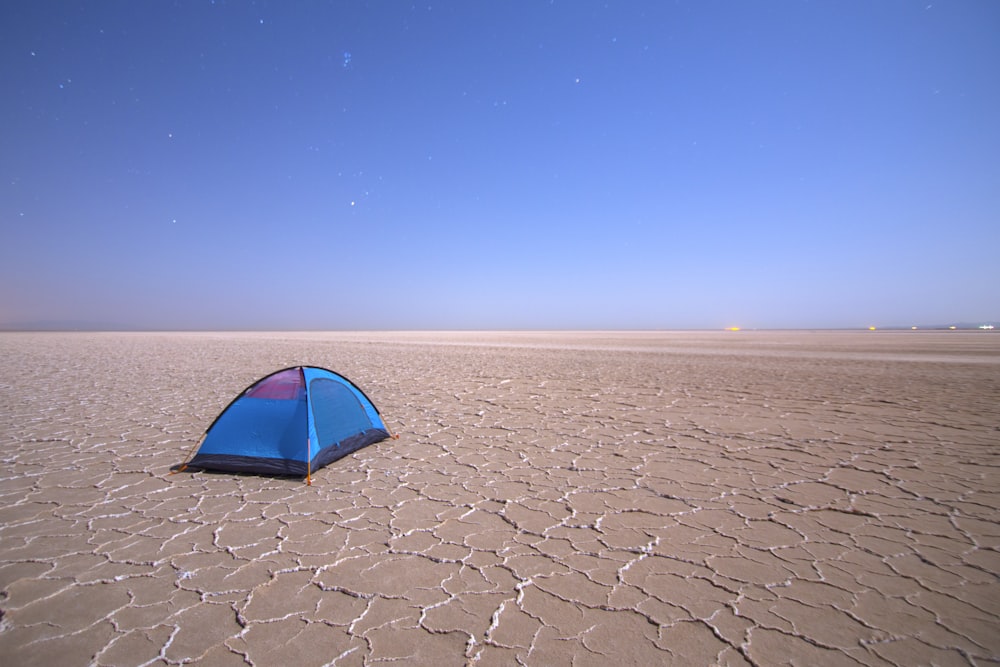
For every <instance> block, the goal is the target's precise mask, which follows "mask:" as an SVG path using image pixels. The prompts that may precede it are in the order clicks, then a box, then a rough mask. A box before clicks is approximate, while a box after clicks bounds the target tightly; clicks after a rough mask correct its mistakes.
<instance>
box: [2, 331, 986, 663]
mask: <svg viewBox="0 0 1000 667" xmlns="http://www.w3.org/2000/svg"><path fill="white" fill-rule="evenodd" d="M0 363H2V366H3V371H4V372H3V374H2V376H0V434H2V437H3V441H2V449H0V461H2V467H0V499H2V503H0V610H2V611H3V616H2V617H0V651H2V654H3V655H4V656H5V657H6V659H9V660H11V661H12V662H11V664H19V665H22V664H23V665H30V664H82V663H92V664H96V665H138V664H144V665H167V664H182V663H186V662H191V661H201V662H204V663H205V664H213V665H215V664H219V665H226V664H234V665H236V664H240V665H245V664H255V665H270V664H300V665H311V664H317V665H323V664H335V665H364V664H376V663H381V662H385V661H390V660H393V661H395V660H405V661H407V662H411V663H431V662H433V663H435V664H440V665H447V664H478V665H492V664H512V663H513V664H517V663H524V664H599V663H600V664H606V663H607V662H609V661H611V660H614V661H615V662H617V663H637V664H648V663H651V662H654V661H655V662H656V663H658V664H664V663H666V664H670V663H673V664H733V665H736V664H756V665H768V664H775V663H782V662H789V661H793V662H798V663H803V664H806V663H808V664H854V665H857V664H862V665H909V664H929V663H934V664H987V663H990V664H992V663H994V662H996V661H997V659H998V655H1000V643H998V639H997V633H996V627H997V618H998V614H1000V603H998V602H997V600H998V598H1000V595H998V593H1000V587H998V582H997V576H998V571H1000V567H998V564H1000V558H998V553H997V551H998V548H1000V522H998V520H997V516H998V515H997V509H998V506H1000V492H998V489H1000V484H998V482H1000V480H998V476H997V455H996V447H997V445H996V443H997V441H998V431H1000V407H998V406H1000V375H998V368H1000V337H995V336H993V335H990V334H983V335H977V334H972V335H965V334H916V335H914V334H886V335H882V334H879V335H877V336H875V337H873V336H871V335H868V334H860V333H859V334H847V333H840V334H790V333H768V334H755V333H749V332H748V335H746V336H743V335H739V336H736V337H733V336H728V337H724V336H720V335H714V334H651V333H642V334H615V333H608V332H601V333H585V334H541V333H531V334H448V335H442V334H403V333H399V334H363V335H362V334H258V335H253V334H183V335H179V334H2V335H0ZM297 363H313V364H317V365H321V366H328V367H331V368H334V369H337V370H339V371H342V372H344V373H345V374H346V375H347V376H348V377H351V378H353V379H355V380H356V381H358V382H359V383H360V384H361V386H363V387H364V388H365V389H366V391H368V392H369V394H370V395H372V397H373V398H374V399H375V401H376V403H377V404H378V405H379V406H380V408H381V409H382V410H383V412H384V413H385V415H386V417H387V419H389V420H390V421H391V422H392V424H393V427H394V428H395V429H396V430H397V431H399V432H400V434H401V438H400V439H399V440H397V441H388V442H384V443H379V444H377V445H375V446H373V447H369V448H366V449H363V450H361V451H360V452H358V453H356V454H354V455H352V456H350V457H348V458H346V459H344V460H342V461H340V462H338V463H336V464H335V465H333V466H331V467H328V468H325V469H323V470H322V471H321V473H320V474H319V476H318V477H317V479H316V480H314V486H312V487H307V486H305V485H304V484H302V483H301V482H299V481H298V480H293V479H273V478H265V477H253V476H233V475H213V474H204V473H201V474H195V475H187V474H183V475H175V476H168V475H167V474H166V472H167V470H168V468H169V466H170V465H171V464H173V463H176V462H177V461H178V460H180V459H181V458H183V456H184V454H185V453H186V451H187V450H188V449H189V448H190V447H191V445H192V443H193V442H194V441H196V440H197V438H198V436H199V435H200V434H201V432H202V431H203V430H204V427H205V425H206V424H207V423H209V422H210V421H211V419H212V418H213V417H214V416H215V414H216V413H217V412H218V410H220V409H221V408H222V407H224V406H225V404H226V403H228V401H229V400H230V399H231V398H232V396H233V395H234V394H235V393H236V392H238V391H239V390H240V389H242V388H243V387H245V386H246V385H247V384H249V383H250V382H251V381H253V380H254V379H256V378H257V377H259V376H260V375H263V374H264V373H266V372H269V371H271V370H273V369H274V368H280V367H284V366H289V365H294V364H297Z"/></svg>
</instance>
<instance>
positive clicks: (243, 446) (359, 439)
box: [174, 366, 396, 483]
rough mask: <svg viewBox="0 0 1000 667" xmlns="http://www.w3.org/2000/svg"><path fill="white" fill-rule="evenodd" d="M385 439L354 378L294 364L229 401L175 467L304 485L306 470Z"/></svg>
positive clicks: (371, 406) (379, 420)
mask: <svg viewBox="0 0 1000 667" xmlns="http://www.w3.org/2000/svg"><path fill="white" fill-rule="evenodd" d="M389 437H396V436H393V435H392V433H391V432H390V431H389V429H388V428H387V427H386V425H385V423H384V422H383V421H382V417H381V415H380V414H379V411H378V409H377V408H376V407H375V404H374V403H372V402H371V400H369V398H368V397H367V396H365V393H364V392H363V391H361V390H360V389H359V388H358V387H357V386H356V385H355V384H354V383H353V382H351V381H350V380H348V379H347V378H345V377H344V376H342V375H338V374H337V373H334V372H333V371H330V370H327V369H325V368H316V367H314V366H294V367H291V368H285V369H283V370H280V371H276V372H274V373H271V374H270V375H268V376H266V377H263V378H261V379H260V380H258V381H257V382H254V383H253V384H252V385H250V386H249V387H247V388H246V389H245V390H244V391H243V392H242V393H241V394H240V395H239V396H237V397H236V398H235V399H233V401H232V402H231V403H230V404H229V405H228V406H227V407H226V409H225V410H223V411H222V412H221V413H220V414H219V416H218V417H216V418H215V421H213V422H212V424H211V425H210V426H209V427H208V429H207V430H206V431H205V434H204V435H203V436H202V438H201V440H200V441H199V442H200V444H199V445H196V447H197V450H198V451H197V453H196V454H195V455H194V456H193V457H190V460H188V461H187V462H185V463H182V464H180V465H178V466H175V468H174V471H175V472H180V471H182V470H185V469H186V468H195V469H199V470H223V471H230V472H251V473H264V474H270V475H301V476H303V477H305V478H306V479H307V480H308V481H309V482H310V483H311V481H312V480H311V477H312V473H313V471H315V470H318V469H319V468H322V467H323V466H325V465H328V464H329V463H332V462H333V461H336V460H337V459H339V458H341V457H343V456H346V455H348V454H350V453H351V452H353V451H356V450H358V449H361V448H362V447H364V446H366V445H370V444H372V443H376V442H379V441H381V440H385V439H386V438H389ZM192 451H193V450H192ZM189 456H190V455H189Z"/></svg>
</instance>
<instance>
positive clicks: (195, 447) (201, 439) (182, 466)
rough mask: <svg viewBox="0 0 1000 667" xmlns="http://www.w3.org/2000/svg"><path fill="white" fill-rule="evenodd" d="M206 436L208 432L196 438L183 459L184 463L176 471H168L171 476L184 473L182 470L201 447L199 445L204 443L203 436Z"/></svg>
mask: <svg viewBox="0 0 1000 667" xmlns="http://www.w3.org/2000/svg"><path fill="white" fill-rule="evenodd" d="M207 435H208V431H205V432H204V433H202V434H201V437H200V438H198V441H197V442H196V443H194V447H192V448H191V449H190V450H189V451H188V453H187V456H185V457H184V462H183V463H181V464H180V465H179V466H177V470H171V471H170V474H171V475H173V474H174V473H178V472H184V469H185V468H187V465H188V462H189V461H190V460H191V457H193V456H194V453H195V451H197V449H198V448H199V447H201V443H202V442H204V440H205V436H207Z"/></svg>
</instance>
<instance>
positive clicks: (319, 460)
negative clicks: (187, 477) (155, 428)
mask: <svg viewBox="0 0 1000 667" xmlns="http://www.w3.org/2000/svg"><path fill="white" fill-rule="evenodd" d="M389 437H390V436H389V434H388V433H387V432H386V431H384V430H382V429H380V428H371V429H368V430H367V431H364V432H362V433H358V434H357V435H352V436H351V437H349V438H347V439H345V440H342V441H340V442H339V443H335V444H333V445H330V446H329V447H324V448H323V449H321V450H319V453H317V454H316V456H314V457H313V460H312V462H311V463H310V465H309V466H307V465H306V464H305V462H304V461H293V460H291V459H271V458H261V457H258V456H236V455H233V454H196V455H195V457H194V458H193V459H191V460H190V461H189V462H188V463H187V465H180V466H174V467H173V468H172V469H173V470H182V469H183V470H219V471H224V472H248V473H257V474H263V475H294V476H296V477H305V476H306V475H308V474H309V473H310V471H312V472H316V471H317V470H319V469H320V468H322V467H323V466H325V465H329V464H330V463H332V462H334V461H336V460H337V459H339V458H342V457H344V456H347V455H348V454H350V453H351V452H356V451H357V450H359V449H361V448H362V447H365V446H367V445H372V444H374V443H376V442H381V441H382V440H385V439H386V438H389Z"/></svg>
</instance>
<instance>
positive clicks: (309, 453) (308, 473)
mask: <svg viewBox="0 0 1000 667" xmlns="http://www.w3.org/2000/svg"><path fill="white" fill-rule="evenodd" d="M312 485H313V482H312V441H311V440H310V439H309V438H306V486H312Z"/></svg>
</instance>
